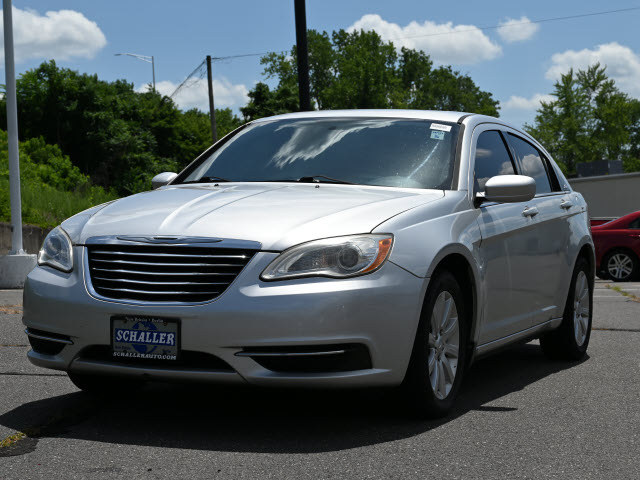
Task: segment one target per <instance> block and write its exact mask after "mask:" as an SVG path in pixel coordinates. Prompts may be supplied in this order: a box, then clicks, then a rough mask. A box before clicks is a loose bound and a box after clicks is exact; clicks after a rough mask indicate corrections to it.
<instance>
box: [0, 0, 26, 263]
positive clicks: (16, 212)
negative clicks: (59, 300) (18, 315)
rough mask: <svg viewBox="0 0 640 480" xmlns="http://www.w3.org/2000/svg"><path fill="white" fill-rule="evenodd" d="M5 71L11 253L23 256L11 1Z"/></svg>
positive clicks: (6, 10)
mask: <svg viewBox="0 0 640 480" xmlns="http://www.w3.org/2000/svg"><path fill="white" fill-rule="evenodd" d="M2 9H3V14H4V71H5V75H6V80H5V83H6V93H5V95H6V99H7V134H8V140H9V192H10V193H9V198H10V201H11V231H12V235H11V248H12V249H11V252H9V254H10V255H22V254H24V250H23V249H22V204H21V196H20V157H19V152H18V106H17V100H16V70H15V64H14V59H13V12H12V7H11V0H3V2H2Z"/></svg>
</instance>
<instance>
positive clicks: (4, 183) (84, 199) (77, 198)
mask: <svg viewBox="0 0 640 480" xmlns="http://www.w3.org/2000/svg"><path fill="white" fill-rule="evenodd" d="M1 191H4V192H5V193H6V195H3V194H0V221H5V222H9V221H10V220H11V210H10V205H9V181H8V179H7V178H0V192H1ZM21 193H22V222H23V223H25V224H31V225H38V226H39V227H43V228H49V227H55V226H56V225H60V223H62V221H63V220H65V219H67V218H69V217H71V216H73V215H75V214H76V213H78V212H81V211H82V210H86V209H87V208H91V207H93V206H94V205H99V204H101V203H105V202H109V201H111V200H115V199H117V198H118V196H117V195H116V194H114V193H112V192H105V191H104V189H102V188H100V187H95V186H91V185H84V186H83V187H82V188H80V189H78V190H76V191H71V192H66V191H61V190H57V189H55V188H53V187H51V186H50V185H47V184H43V183H35V182H22V186H21Z"/></svg>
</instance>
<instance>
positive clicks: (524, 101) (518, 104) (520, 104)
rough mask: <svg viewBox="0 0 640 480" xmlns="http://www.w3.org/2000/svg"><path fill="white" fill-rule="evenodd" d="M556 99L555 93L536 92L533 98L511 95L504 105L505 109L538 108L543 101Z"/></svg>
mask: <svg viewBox="0 0 640 480" xmlns="http://www.w3.org/2000/svg"><path fill="white" fill-rule="evenodd" d="M554 99H555V97H554V96H553V95H543V94H542V93H536V94H535V95H533V96H532V97H531V98H525V97H520V96H518V95H511V97H510V98H509V100H507V101H506V102H504V104H503V105H502V107H503V108H504V109H505V110H537V109H538V108H539V107H540V103H541V102H550V101H552V100H554Z"/></svg>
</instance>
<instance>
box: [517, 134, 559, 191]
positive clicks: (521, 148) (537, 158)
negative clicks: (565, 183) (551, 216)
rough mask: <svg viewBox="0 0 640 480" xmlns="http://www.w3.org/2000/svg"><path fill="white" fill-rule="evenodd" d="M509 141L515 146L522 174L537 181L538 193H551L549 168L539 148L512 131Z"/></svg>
mask: <svg viewBox="0 0 640 480" xmlns="http://www.w3.org/2000/svg"><path fill="white" fill-rule="evenodd" d="M509 143H510V144H511V147H512V148H513V151H514V153H515V157H516V158H517V161H518V164H519V166H520V172H521V173H522V175H528V176H530V177H531V178H533V179H534V180H535V181H536V194H538V193H550V192H551V184H550V183H549V177H548V175H547V168H546V166H545V164H544V162H543V160H542V156H541V155H540V152H539V151H538V149H537V148H536V147H534V146H533V145H531V144H530V143H529V142H526V141H524V140H522V139H521V138H520V137H516V136H515V135H513V134H511V133H510V134H509Z"/></svg>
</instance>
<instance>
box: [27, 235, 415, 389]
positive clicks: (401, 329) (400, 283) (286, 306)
mask: <svg viewBox="0 0 640 480" xmlns="http://www.w3.org/2000/svg"><path fill="white" fill-rule="evenodd" d="M74 248H75V251H74V255H75V258H76V259H77V263H78V264H83V263H84V262H85V260H86V259H85V249H84V248H83V247H74ZM276 256H277V254H275V253H267V252H260V253H258V254H256V256H255V257H254V258H253V259H252V260H251V261H250V262H249V264H248V265H247V266H246V267H245V268H244V270H243V271H242V272H241V273H240V275H239V276H238V277H237V278H236V279H235V281H234V283H233V284H231V286H230V287H229V288H228V289H227V291H226V292H224V293H223V294H222V295H221V296H220V297H218V298H217V299H215V300H214V301H211V302H210V303H207V304H202V305H172V306H166V305H164V306H159V305H153V304H151V303H150V304H147V305H132V304H127V303H124V302H119V301H106V300H104V299H98V298H95V297H93V296H92V295H91V294H90V293H89V291H88V289H87V287H86V284H85V278H84V276H85V273H84V269H83V268H78V267H76V268H75V269H74V270H73V272H71V273H69V274H65V273H62V272H58V271H56V270H53V269H51V268H49V267H36V268H35V269H34V270H33V271H32V272H31V273H30V274H29V276H28V278H27V281H26V284H25V290H24V317H23V323H24V324H25V325H26V326H27V328H28V329H30V330H36V331H41V332H48V333H50V334H54V335H59V336H64V338H69V339H70V341H71V342H72V344H66V345H65V346H64V348H62V350H61V351H60V352H59V353H57V354H54V355H51V354H44V353H37V352H35V351H34V350H31V351H30V352H29V353H28V357H29V360H30V361H31V362H32V363H34V364H35V365H39V366H42V367H45V368H52V369H56V370H64V371H73V372H78V373H95V374H106V375H127V376H142V377H146V378H149V379H159V380H181V381H188V380H194V381H212V382H238V383H243V382H248V383H251V384H259V385H279V386H287V385H288V386H320V387H333V386H373V385H396V384H399V383H400V382H402V380H403V378H404V375H405V372H406V368H407V365H408V362H409V358H410V355H411V350H412V348H413V341H414V337H415V332H416V329H417V325H418V321H419V315H420V309H421V306H422V300H423V296H424V291H425V288H426V282H425V280H424V279H422V278H418V277H416V276H414V275H412V274H410V273H408V272H407V271H405V270H403V269H402V268H400V267H398V266H397V265H395V264H393V263H391V262H388V261H387V262H386V264H385V265H384V266H383V267H382V268H381V269H380V270H378V271H377V272H374V273H372V274H370V275H364V276H362V277H356V278H350V279H342V280H335V279H327V278H306V279H297V280H287V281H279V282H268V283H267V282H261V281H260V280H259V275H260V273H261V272H262V270H263V269H264V268H265V267H266V266H267V265H268V264H269V263H270V262H271V261H272V260H273V259H274V258H275V257H276ZM114 315H139V316H156V317H171V318H179V319H180V322H181V349H182V350H184V351H191V352H200V353H206V354H210V355H214V356H215V357H217V358H219V359H221V360H223V361H224V362H226V364H228V366H230V368H229V369H217V368H207V367H206V366H205V367H203V366H199V365H195V366H194V365H190V366H187V367H172V366H170V365H153V366H147V365H139V366H133V365H130V364H127V365H123V364H119V363H117V362H114V361H110V360H109V359H108V358H106V359H95V358H87V357H86V356H85V355H84V352H87V351H89V350H90V349H91V348H93V349H95V348H96V346H101V347H99V348H103V349H104V348H106V347H107V346H108V345H110V341H111V338H110V336H111V321H110V320H111V317H112V316H114ZM343 344H357V345H364V346H365V347H366V349H367V350H368V352H369V354H370V358H371V365H370V367H371V368H365V369H359V370H347V371H333V372H322V371H313V372H311V371H310V372H304V371H300V372H277V371H273V370H269V369H267V368H265V367H263V366H261V365H260V363H258V362H257V361H256V360H254V358H251V357H249V356H242V352H244V351H246V350H251V349H254V350H260V349H265V348H268V347H282V348H288V347H293V348H299V347H302V346H316V347H315V348H317V346H321V345H327V346H329V345H330V346H332V347H333V346H335V345H343Z"/></svg>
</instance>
